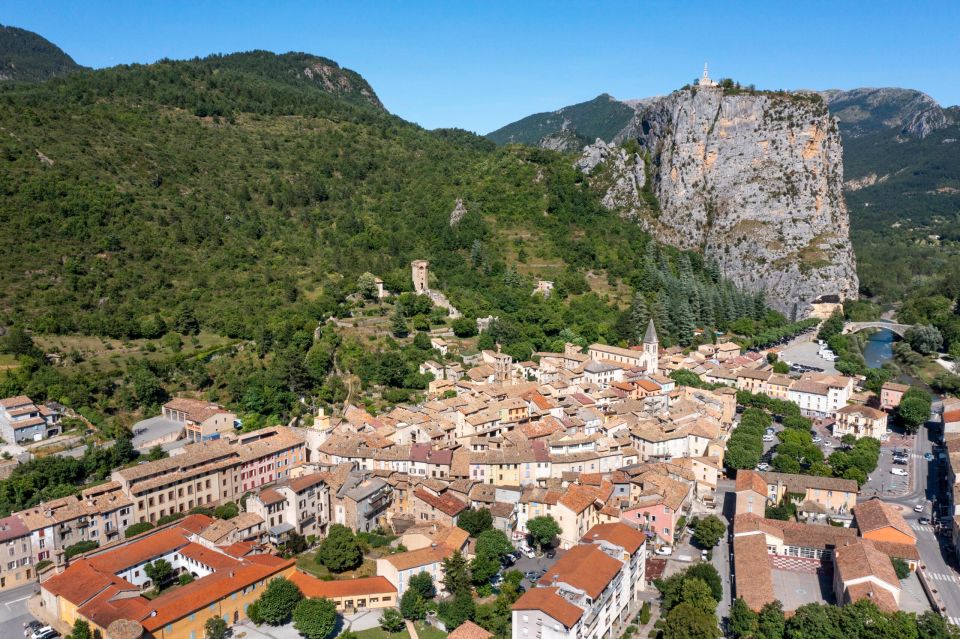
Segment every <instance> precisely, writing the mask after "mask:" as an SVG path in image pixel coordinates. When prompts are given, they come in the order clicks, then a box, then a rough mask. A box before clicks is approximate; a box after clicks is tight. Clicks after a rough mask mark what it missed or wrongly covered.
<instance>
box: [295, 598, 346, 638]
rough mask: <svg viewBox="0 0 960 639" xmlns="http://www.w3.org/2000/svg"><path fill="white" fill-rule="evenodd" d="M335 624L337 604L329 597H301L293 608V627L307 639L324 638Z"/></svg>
mask: <svg viewBox="0 0 960 639" xmlns="http://www.w3.org/2000/svg"><path fill="white" fill-rule="evenodd" d="M336 625H337V606H336V605H335V604H334V603H333V602H332V601H330V600H329V599H301V600H300V601H299V602H298V603H297V605H296V607H295V608H294V609H293V627H294V628H296V629H297V632H299V633H300V634H301V635H302V636H304V637H306V638H307V639H325V637H327V636H328V635H330V634H331V633H332V632H333V629H334V628H335V627H336Z"/></svg>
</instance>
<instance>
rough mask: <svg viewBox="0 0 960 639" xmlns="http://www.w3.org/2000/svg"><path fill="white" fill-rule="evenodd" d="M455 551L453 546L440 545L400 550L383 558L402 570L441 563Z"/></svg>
mask: <svg viewBox="0 0 960 639" xmlns="http://www.w3.org/2000/svg"><path fill="white" fill-rule="evenodd" d="M453 552H454V550H453V549H452V548H448V547H446V546H438V547H437V548H421V549H419V550H411V551H408V552H400V553H397V554H395V555H387V556H386V557H383V559H384V560H385V561H388V562H390V563H391V564H392V565H393V567H394V568H396V569H397V570H398V571H400V570H409V569H410V568H418V567H420V566H429V565H430V564H436V563H439V562H441V561H443V560H444V559H446V558H447V557H449V556H450V555H452V554H453Z"/></svg>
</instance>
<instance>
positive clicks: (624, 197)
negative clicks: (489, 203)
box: [578, 87, 857, 315]
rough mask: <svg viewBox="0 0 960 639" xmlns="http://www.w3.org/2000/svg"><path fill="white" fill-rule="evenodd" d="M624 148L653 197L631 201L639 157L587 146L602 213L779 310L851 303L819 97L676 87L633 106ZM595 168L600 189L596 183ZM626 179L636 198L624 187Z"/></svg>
mask: <svg viewBox="0 0 960 639" xmlns="http://www.w3.org/2000/svg"><path fill="white" fill-rule="evenodd" d="M731 93H733V92H732V91H731ZM628 140H636V141H637V142H638V143H639V148H640V149H641V153H642V154H643V156H644V158H645V159H646V161H647V172H648V177H649V179H650V180H651V182H650V184H649V186H648V187H647V190H648V191H649V192H650V194H651V196H655V197H649V198H643V197H640V196H641V195H642V191H643V188H644V182H643V181H641V180H640V179H638V178H639V176H641V175H644V173H645V171H644V162H643V161H641V160H640V158H639V157H638V158H637V159H636V160H634V161H633V163H632V164H631V162H630V161H629V158H628V157H627V153H626V152H625V151H623V150H622V149H620V150H618V151H613V150H611V149H610V148H609V147H608V148H606V149H601V148H597V145H591V146H590V147H588V148H587V149H586V150H585V152H584V155H583V157H582V158H581V160H580V161H579V162H578V166H580V168H581V170H583V171H584V172H585V173H589V174H590V176H591V182H592V183H593V184H594V186H596V187H598V188H601V189H605V190H606V195H607V197H606V198H605V199H604V204H605V205H607V206H609V207H610V208H613V209H617V210H620V211H621V212H622V213H623V214H624V215H629V216H634V217H636V218H637V219H638V221H639V222H640V223H641V224H642V225H643V226H644V227H645V228H647V229H648V230H649V231H650V232H651V233H652V234H653V235H654V236H655V237H657V238H658V239H659V240H660V241H663V242H666V243H669V244H673V245H675V246H677V247H680V248H683V249H693V250H700V251H702V252H703V253H704V254H705V256H706V257H708V258H712V259H714V260H715V261H716V262H717V263H718V264H719V265H720V267H721V269H722V271H723V273H724V274H725V275H726V277H728V278H730V279H732V280H733V281H735V282H737V283H738V284H739V285H740V286H742V287H743V288H745V289H747V290H751V291H760V290H763V291H765V292H766V295H767V299H768V300H769V302H770V303H771V304H772V305H773V306H774V307H775V308H777V309H778V310H780V311H782V312H784V313H787V314H792V313H794V312H796V313H797V314H798V315H802V314H804V313H805V312H806V311H808V310H809V308H810V304H811V303H812V302H813V301H814V300H815V299H817V298H818V297H820V296H822V295H839V296H840V297H841V298H849V297H854V296H856V293H857V275H856V266H855V260H854V255H853V249H852V247H851V245H850V238H849V218H848V215H847V209H846V205H845V204H844V200H843V193H842V188H843V169H842V166H843V165H842V155H841V154H842V151H841V148H840V134H839V130H838V127H837V123H836V121H835V120H834V118H832V117H831V116H830V115H829V113H828V112H827V107H826V105H825V104H824V102H823V100H822V99H821V98H820V97H819V96H816V95H796V94H792V95H791V94H781V93H776V94H774V93H752V92H742V93H737V94H732V95H725V93H724V90H723V89H721V88H719V87H718V88H698V89H685V90H681V91H677V92H675V93H673V94H671V95H669V96H666V97H664V98H660V99H658V100H656V101H654V102H652V103H650V104H649V105H646V106H644V107H642V108H640V109H639V110H638V111H637V116H636V117H635V118H634V119H633V121H632V122H631V123H630V124H629V125H628V126H627V127H626V128H625V129H624V130H623V131H621V133H620V134H619V135H618V136H617V139H616V141H617V142H620V143H623V142H626V141H628ZM601 166H604V167H606V169H607V172H608V173H609V174H610V175H612V176H613V178H612V179H611V178H610V177H607V178H605V182H607V183H604V182H600V181H598V179H597V177H595V176H599V175H600V174H601V173H602V172H601V171H600V170H599V167H601ZM631 180H632V181H633V183H634V184H635V185H637V186H636V187H635V188H634V189H633V191H634V192H635V193H636V196H634V195H633V194H631V193H630V189H629V188H624V185H625V184H629V183H630V181H631Z"/></svg>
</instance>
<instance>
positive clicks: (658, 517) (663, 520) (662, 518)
mask: <svg viewBox="0 0 960 639" xmlns="http://www.w3.org/2000/svg"><path fill="white" fill-rule="evenodd" d="M621 519H622V520H623V521H624V522H626V523H628V524H630V525H632V526H635V527H637V528H639V529H640V530H643V531H645V532H648V533H656V539H657V540H658V541H659V542H660V543H662V544H665V545H667V546H672V545H673V536H674V534H676V527H677V520H678V519H680V511H679V510H675V509H673V508H670V507H669V506H667V504H666V502H664V501H663V500H662V499H659V498H658V499H657V500H656V501H653V502H652V503H650V504H646V505H641V506H639V507H637V508H631V509H630V510H626V511H624V512H623V513H622V514H621ZM647 536H648V537H649V536H650V535H647Z"/></svg>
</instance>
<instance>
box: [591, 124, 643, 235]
mask: <svg viewBox="0 0 960 639" xmlns="http://www.w3.org/2000/svg"><path fill="white" fill-rule="evenodd" d="M577 168H578V169H580V170H581V171H582V172H584V173H586V174H587V175H590V176H591V177H592V180H591V182H592V183H593V185H594V186H595V187H599V188H601V190H602V191H603V200H602V202H603V205H604V206H605V207H607V208H608V209H613V210H619V211H622V212H623V213H624V214H625V215H628V216H629V217H636V215H637V214H638V207H640V205H641V203H642V201H643V199H642V195H641V192H642V190H643V187H644V185H645V184H646V181H647V176H646V172H645V171H644V166H643V158H642V157H640V154H639V153H634V154H628V153H627V152H626V151H625V150H624V149H623V148H621V147H619V146H617V145H615V144H607V143H606V142H604V141H603V140H601V139H599V138H597V141H596V142H594V143H593V144H591V145H589V146H587V147H586V148H584V150H583V155H582V156H581V157H580V159H579V160H578V161H577Z"/></svg>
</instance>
